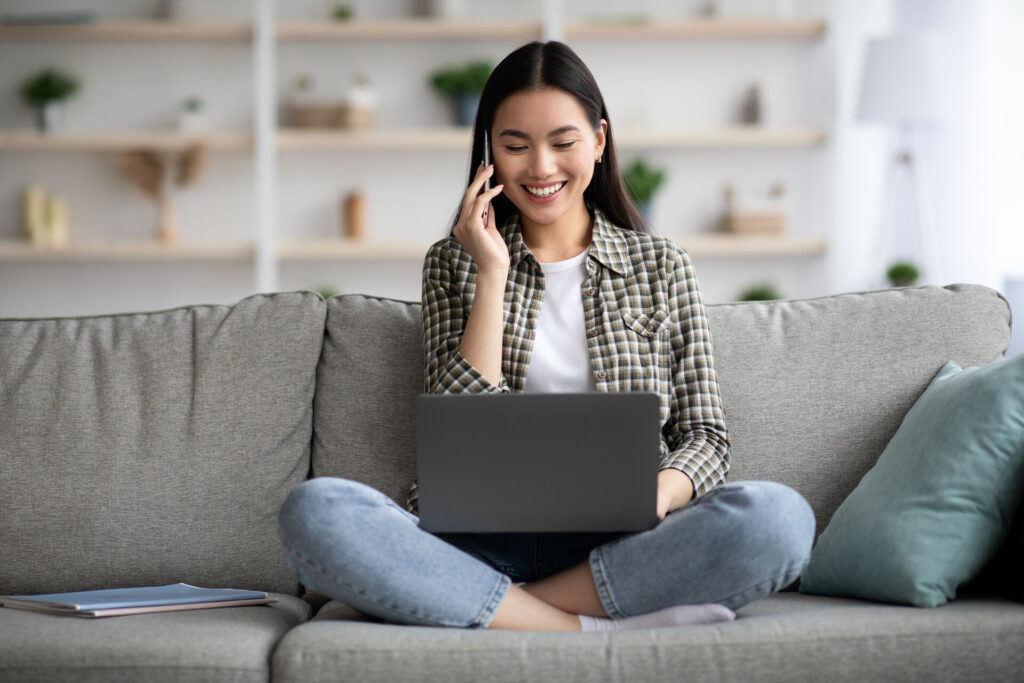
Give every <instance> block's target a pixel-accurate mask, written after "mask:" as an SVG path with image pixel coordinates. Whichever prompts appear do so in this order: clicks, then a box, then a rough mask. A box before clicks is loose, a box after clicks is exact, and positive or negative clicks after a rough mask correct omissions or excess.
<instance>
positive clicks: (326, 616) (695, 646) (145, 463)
mask: <svg viewBox="0 0 1024 683" xmlns="http://www.w3.org/2000/svg"><path fill="white" fill-rule="evenodd" d="M708 316H709V320H710V323H711V330H712V334H713V338H714V348H715V359H716V368H717V370H718V374H719V381H720V384H721V390H722V399H723V404H724V407H725V411H726V418H727V423H728V425H729V431H730V437H731V439H732V444H733V452H732V472H731V473H730V478H732V479H734V480H739V479H768V480H774V481H779V482H782V483H785V484H788V485H790V486H793V487H794V488H796V489H797V490H798V491H800V492H801V493H802V494H803V495H804V496H805V497H806V498H807V499H808V501H809V502H810V503H811V506H812V507H813V508H814V510H815V515H816V518H817V523H818V529H819V531H820V530H822V529H824V528H825V527H826V526H827V524H828V521H829V519H830V518H831V516H832V513H833V512H834V511H835V510H836V508H837V507H838V506H839V504H840V503H841V502H842V501H843V499H844V498H845V497H846V496H847V495H848V494H849V493H850V491H852V490H853V489H854V487H855V486H856V485H857V483H858V482H859V481H860V479H861V477H862V476H863V475H864V473H865V472H867V471H868V470H869V469H870V468H871V467H872V465H874V463H875V461H876V460H877V459H878V456H879V454H880V453H881V452H882V450H883V449H884V448H885V445H886V443H887V442H888V441H889V439H890V438H891V437H892V435H893V434H894V433H895V431H896V429H897V427H898V426H899V424H900V422H901V420H902V418H903V416H904V414H905V413H906V412H907V410H908V409H909V408H910V406H911V405H912V404H913V403H914V402H915V401H916V400H917V398H918V397H919V396H920V395H921V393H922V392H923V391H924V389H925V388H926V387H927V386H928V383H929V382H930V381H931V379H932V378H933V377H934V376H935V374H936V373H937V372H938V371H939V369H940V368H942V367H943V365H945V364H946V362H947V361H950V360H953V361H956V362H957V363H959V364H960V365H962V366H964V367H969V366H980V365H985V364H987V363H990V362H992V361H995V360H997V359H998V358H999V357H1000V356H1001V354H1002V353H1003V351H1004V349H1005V348H1006V346H1007V344H1008V341H1009V309H1008V306H1007V304H1006V302H1005V301H1004V300H1003V299H1002V298H1001V297H1000V296H999V295H998V294H997V293H996V292H994V291H992V290H989V289H986V288H984V287H977V286H970V285H954V286H950V287H944V288H940V287H919V288H912V289H902V290H891V291H882V292H871V293H862V294H846V295H838V296H831V297H822V298H819V299H810V300H804V301H779V302H765V303H743V304H728V305H712V306H708ZM421 354H422V351H421V348H420V316H419V307H418V305H416V304H413V303H406V302H398V301H391V300H385V299H378V298H374V297H366V296H360V295H347V296H340V297H335V298H333V299H331V300H329V301H328V302H326V304H325V302H323V300H322V299H320V298H319V297H318V296H317V295H315V294H311V293H287V294H275V295H268V296H263V295H261V296H256V297H250V298H249V299H245V300H243V301H241V302H239V303H238V304H236V305H235V306H195V307H185V308H181V309H175V310H172V311H163V312H159V313H149V314H139V315H124V316H101V317H94V318H75V319H64V320H0V399H2V400H0V557H2V558H3V562H2V563H0V594H10V593H18V592H26V593H28V592H44V591H45V592H49V591H58V590H77V589H85V588H100V587H108V586H112V585H125V586H127V585H144V584H165V583H172V582H177V581H186V582H189V583H194V584H197V585H207V586H211V587H217V586H224V587H236V588H253V589H259V590H266V591H273V592H276V593H279V594H280V597H281V598H282V600H281V602H280V603H278V604H277V605H276V606H274V607H239V608H228V609H219V610H209V611H195V612H180V613H173V614H165V615H151V616H145V617H118V618H112V619H109V620H105V621H104V620H100V621H96V620H77V619H70V618H64V617H50V616H48V615H39V614H32V613H27V612H20V611H16V610H6V609H3V610H0V680H2V681H38V680H47V681H51V680H56V681H61V680H67V681H78V680H165V679H166V680H189V681H239V680H246V681H249V680H252V681H256V680H263V681H266V680H274V681H320V680H323V681H327V680H332V681H335V680H359V681H384V680H387V681H394V680H418V681H478V680H481V679H484V680H490V681H520V680H547V679H551V680H554V679H557V680H566V681H597V680H608V681H635V680H650V681H676V680H681V679H682V678H687V679H689V678H693V679H699V680H717V681H735V680H759V681H817V680H822V679H828V680H832V681H855V680H877V681H904V680H929V681H959V680H964V679H970V680H987V681H1013V680H1019V671H1020V670H1022V669H1024V649H1021V648H1020V647H1019V643H1020V642H1022V641H1024V605H1021V604H1019V603H1016V602H1013V601H1011V600H1008V599H1006V598H1005V597H1001V596H1000V595H998V594H997V593H996V592H995V591H996V589H997V588H998V586H996V585H995V584H992V583H989V584H985V583H982V584H980V585H978V586H976V591H977V593H976V594H971V595H963V596H960V597H958V598H957V599H956V600H954V601H952V602H950V603H949V604H947V605H944V606H942V607H937V608H934V609H921V608H912V607H903V606H893V605H883V604H877V603H871V602H867V601H860V600H850V599H843V598H828V597H820V596H812V595H803V594H799V593H795V592H786V593H782V594H779V595H775V596H771V597H769V598H767V599H765V600H762V601H758V602H756V603H753V604H752V605H749V606H747V607H745V608H743V609H742V610H740V613H739V615H740V618H739V619H738V620H737V621H735V622H732V623H729V624H719V625H714V626H698V627H682V628H676V629H662V630H650V631H638V632H625V633H613V634H607V633H605V634H550V633H539V632H519V633H516V632H503V633H502V632H487V631H483V632H481V631H472V632H470V631H462V630H453V629H436V628H425V627H408V626H394V625H390V624H383V623H379V622H377V621H375V620H372V619H368V618H366V617H364V616H362V615H359V614H358V613H355V612H353V611H352V610H351V609H350V608H347V607H346V606H345V605H342V604H340V603H337V602H329V603H328V604H326V605H325V606H324V607H323V608H322V609H321V610H320V612H319V613H317V614H316V615H313V614H312V612H313V610H311V609H310V608H309V606H308V605H307V603H305V602H302V601H300V600H299V599H298V598H297V597H295V596H297V595H299V591H300V587H299V586H298V585H296V583H295V581H294V579H292V578H291V577H290V575H288V573H287V571H286V569H285V567H284V564H283V559H282V554H281V550H280V548H279V546H278V542H277V536H276V530H275V515H276V511H277V508H278V506H279V505H280V502H281V501H282V500H283V499H284V497H285V496H286V495H287V494H288V492H290V490H291V489H292V488H294V486H295V485H297V484H298V483H299V482H300V481H302V480H303V479H305V478H306V477H308V476H344V477H350V478H353V479H356V480H358V481H363V482H365V483H368V484H370V485H372V486H375V487H377V488H379V489H381V490H382V491H384V492H385V493H386V494H387V495H389V496H391V497H392V498H394V499H395V500H396V501H398V502H399V503H404V499H405V495H406V492H407V490H408V486H409V484H410V482H411V481H412V478H413V476H414V473H415V463H414V420H413V408H414V399H415V397H416V395H417V394H419V393H420V392H421V391H422V386H423V371H422V355H421ZM1021 540H1022V539H1016V540H1014V539H1011V540H1010V541H1008V542H1007V545H1010V544H1017V545H1015V547H1019V544H1020V542H1021ZM1018 579H1019V577H1018Z"/></svg>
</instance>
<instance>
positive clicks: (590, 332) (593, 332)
mask: <svg viewBox="0 0 1024 683" xmlns="http://www.w3.org/2000/svg"><path fill="white" fill-rule="evenodd" d="M587 336H588V337H596V336H597V328H596V327H593V328H591V329H589V330H587Z"/></svg>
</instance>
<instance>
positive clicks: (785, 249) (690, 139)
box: [0, 0, 828, 291]
mask: <svg viewBox="0 0 1024 683" xmlns="http://www.w3.org/2000/svg"><path fill="white" fill-rule="evenodd" d="M253 1H254V8H255V11H254V14H253V17H254V21H253V22H221V23H174V22H159V21H144V20H138V21H103V22H97V23H94V24H89V25H82V26H61V27H2V26H0V41H56V42H65V41H78V42H89V41H92V42H96V43H108V42H111V43H118V42H128V43H130V42H137V43H149V42H151V41H154V42H159V43H170V44H173V43H185V44H188V43H191V42H195V41H207V42H211V41H212V42H224V43H240V44H243V45H245V44H249V46H250V47H251V50H252V58H253V61H252V65H253V66H252V68H253V74H252V79H253V89H254V94H253V99H254V102H253V107H254V122H253V126H252V128H251V129H250V130H222V131H216V132H210V133H205V134H203V135H199V136H195V135H181V134H178V133H172V132H161V131H146V130H108V131H98V132H89V133H85V132H76V133H72V132H68V133H59V134H55V135H51V136H43V135H41V134H38V133H35V132H32V131H24V130H0V157H2V155H3V154H5V153H8V152H16V153H22V154H24V153H36V152H38V153H46V154H61V153H72V152H74V153H94V154H114V153H117V152H121V151H125V150H133V149H140V148H147V149H156V150H163V151H174V150H180V149H183V148H185V147H187V146H188V145H191V144H195V143H197V142H199V143H202V144H204V145H206V146H207V148H208V149H209V150H210V151H211V152H213V153H218V152H226V151H232V152H241V153H243V154H251V155H252V156H251V164H252V167H253V168H254V170H255V173H254V177H255V192H254V194H255V196H254V213H255V216H256V224H255V225H253V226H252V231H251V236H252V237H251V240H247V241H243V242H234V243H218V242H215V241H210V242H198V241H197V242H194V243H184V244H180V245H175V246H171V247H167V246H161V245H158V244H155V243H142V242H97V243H74V242H73V243H72V244H70V245H68V246H66V247H63V248H37V247H33V246H31V245H30V244H28V243H27V242H23V241H17V240H10V239H8V240H5V241H0V262H2V263H27V264H31V263H47V262H53V263H70V264H80V265H81V266H83V267H84V266H85V265H87V264H90V263H116V262H126V263H131V262H140V263H147V262H154V261H156V262H198V263H203V262H210V263H217V262H231V263H243V264H245V263H248V264H251V265H252V268H253V273H254V282H255V284H256V287H257V289H260V290H264V291H265V290H272V289H276V288H277V287H278V282H279V280H278V264H280V263H301V262H372V261H374V260H376V259H389V260H402V259H408V260H416V261H418V260H419V259H421V258H422V255H423V253H424V252H425V250H426V248H427V246H428V243H429V242H428V241H424V240H408V239H395V240H389V239H387V238H386V237H384V236H382V237H380V238H377V239H375V240H373V241H367V242H352V241H347V240H344V239H332V240H325V239H304V240H303V239H295V238H293V237H291V236H290V231H289V229H288V227H287V226H277V225H275V222H276V221H275V218H274V216H276V215H277V193H278V192H279V189H278V187H277V184H278V167H279V165H280V164H282V163H283V161H284V160H285V159H286V158H288V157H289V155H291V154H293V153H298V152H308V151H311V150H315V151H322V152H327V153H332V154H338V155H345V154H349V153H360V152H370V153H374V152H383V151H389V152H398V153H402V152H417V153H427V154H430V153H447V152H459V151H462V150H465V149H467V148H468V146H469V142H470V136H471V133H470V130H469V129H468V128H457V127H450V126H447V127H446V126H434V127H416V126H411V127H410V126H405V127H394V126H392V127H387V126H381V127H378V128H376V129H374V130H369V131H342V130H337V131H319V130H299V129H288V128H279V127H278V124H277V121H276V110H277V106H278V103H277V82H276V76H275V68H276V64H277V63H278V59H279V55H278V50H280V49H285V46H286V45H293V44H302V43H316V44H330V43H332V42H333V43H338V44H350V43H365V44H367V46H368V47H371V48H372V49H377V50H388V49H390V48H389V46H391V45H400V44H402V43H403V42H405V41H410V40H413V41H427V42H430V41H436V42H438V43H439V44H441V43H444V44H447V43H451V42H457V41H463V40H466V41H480V40H492V39H493V40H512V41H526V40H533V39H540V38H542V37H544V38H563V39H568V40H577V39H586V40H590V41H618V40H629V41H648V40H664V41H677V42H678V41H687V40H690V39H697V40H703V41H707V40H712V41H714V40H724V41H729V40H740V41H750V40H761V39H764V40H769V39H770V40H796V41H814V40H818V39H820V38H821V37H822V36H823V35H824V34H825V31H826V25H825V22H824V21H823V20H820V19H793V20H779V19H763V20H758V19H736V18H724V19H694V20H671V21H658V22H636V23H619V24H614V23H607V22H580V21H566V20H565V17H563V16H560V15H558V13H557V11H553V10H552V8H556V10H557V8H558V7H560V6H561V5H560V4H559V3H554V2H547V3H545V4H544V8H543V10H542V12H541V14H542V16H541V17H540V18H539V19H538V20H536V21H495V20H469V19H467V20H462V21H452V20H431V19H394V20H358V21H352V22H349V23H332V22H327V21H323V22H311V21H288V20H277V19H275V18H274V16H273V2H272V1H271V0H253ZM616 137H617V144H618V146H619V147H620V149H623V150H657V151H662V152H664V151H666V150H667V151H672V150H748V149H751V150H752V149H778V150H783V151H785V150H801V149H816V148H821V147H822V146H823V145H825V144H826V143H827V139H828V134H827V131H826V130H824V129H822V128H816V127H780V126H765V127H761V126H757V127H742V126H731V127H717V128H692V129H671V128H666V127H652V128H639V127H634V128H629V127H628V126H626V127H621V126H620V127H619V129H618V131H617V134H616ZM126 191H127V190H126ZM13 213H16V212H13V211H7V214H8V215H11V214H13ZM821 232H823V231H821ZM819 234H820V232H819ZM673 236H674V237H675V238H676V239H677V240H678V241H679V242H680V243H681V244H683V245H684V246H685V247H686V248H687V249H688V251H690V252H691V253H692V254H694V255H710V256H715V257H726V258H729V257H735V258H750V257H779V256H785V257H814V256H818V255H821V254H822V253H824V251H825V249H826V244H825V240H824V238H823V237H801V236H778V237H759V236H753V237H747V236H736V235H724V234H723V235H718V234H705V233H701V234H696V233H693V234H691V233H686V234H676V235H673Z"/></svg>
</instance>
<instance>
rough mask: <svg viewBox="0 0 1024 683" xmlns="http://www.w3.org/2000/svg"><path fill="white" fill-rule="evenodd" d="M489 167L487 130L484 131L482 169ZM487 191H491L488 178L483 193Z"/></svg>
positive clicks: (489, 141)
mask: <svg viewBox="0 0 1024 683" xmlns="http://www.w3.org/2000/svg"><path fill="white" fill-rule="evenodd" d="M490 165H491V136H490V134H489V133H488V132H487V130H486V129H484V168H487V167H488V166H490ZM489 189H491V179H490V178H488V179H487V180H486V181H484V192H487V190H489Z"/></svg>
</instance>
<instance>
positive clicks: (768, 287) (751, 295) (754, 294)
mask: <svg viewBox="0 0 1024 683" xmlns="http://www.w3.org/2000/svg"><path fill="white" fill-rule="evenodd" d="M781 298H782V296H781V295H780V294H779V291H778V290H777V289H775V285H773V284H771V283H770V282H765V283H762V284H759V285H751V286H750V287H747V288H746V289H744V290H743V291H742V292H740V296H739V299H738V300H739V301H774V300H775V299H781Z"/></svg>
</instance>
